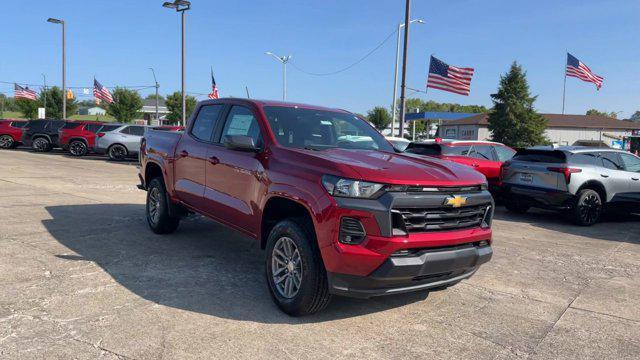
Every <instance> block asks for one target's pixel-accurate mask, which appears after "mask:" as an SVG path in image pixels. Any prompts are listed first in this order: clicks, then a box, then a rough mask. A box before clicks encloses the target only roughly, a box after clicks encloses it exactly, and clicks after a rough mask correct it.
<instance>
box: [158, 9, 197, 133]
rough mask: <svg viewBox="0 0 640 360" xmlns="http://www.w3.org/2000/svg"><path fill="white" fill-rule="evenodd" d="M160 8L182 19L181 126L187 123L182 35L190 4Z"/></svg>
mask: <svg viewBox="0 0 640 360" xmlns="http://www.w3.org/2000/svg"><path fill="white" fill-rule="evenodd" d="M162 6H164V7H166V8H168V9H175V10H176V11H177V12H179V13H181V15H182V16H181V17H182V126H185V124H186V123H187V92H186V90H185V82H184V73H185V67H184V33H185V11H187V10H189V9H191V2H189V1H184V0H175V1H174V2H165V3H164V4H162Z"/></svg>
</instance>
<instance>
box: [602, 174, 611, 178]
mask: <svg viewBox="0 0 640 360" xmlns="http://www.w3.org/2000/svg"><path fill="white" fill-rule="evenodd" d="M600 176H602V177H603V178H608V177H609V175H607V174H600Z"/></svg>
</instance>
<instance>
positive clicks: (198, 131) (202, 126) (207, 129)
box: [191, 105, 224, 141]
mask: <svg viewBox="0 0 640 360" xmlns="http://www.w3.org/2000/svg"><path fill="white" fill-rule="evenodd" d="M223 106H224V105H207V106H203V107H201V108H200V111H199V112H198V116H197V117H196V119H195V120H194V122H193V127H192V128H191V135H192V136H193V137H195V138H196V139H198V140H203V141H211V137H213V130H214V129H215V128H216V124H217V123H218V117H220V111H222V108H223Z"/></svg>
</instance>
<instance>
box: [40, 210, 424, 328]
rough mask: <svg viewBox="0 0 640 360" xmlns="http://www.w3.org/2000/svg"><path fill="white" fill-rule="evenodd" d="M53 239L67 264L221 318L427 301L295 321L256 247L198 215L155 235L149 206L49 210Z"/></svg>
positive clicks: (282, 318)
mask: <svg viewBox="0 0 640 360" xmlns="http://www.w3.org/2000/svg"><path fill="white" fill-rule="evenodd" d="M46 210H47V211H48V212H49V214H50V215H51V219H47V220H43V224H44V226H45V227H46V228H47V230H48V231H49V233H51V235H52V236H53V237H54V238H55V239H56V240H57V241H58V242H60V243H61V244H62V245H64V246H65V247H67V248H69V249H70V250H71V251H73V252H75V254H59V255H56V256H57V257H58V258H59V259H61V260H64V261H91V262H94V263H95V264H97V265H98V266H100V267H101V268H102V269H104V271H106V272H107V273H108V274H109V275H110V276H111V277H112V278H113V279H114V280H115V281H117V282H118V283H119V284H121V285H122V286H124V287H125V288H127V289H128V290H130V291H131V292H133V293H134V294H136V295H137V296H140V297H142V298H144V299H146V300H149V301H152V302H155V303H157V304H161V305H165V306H171V307H174V308H179V309H184V310H188V311H194V312H198V313H203V314H208V315H212V316H216V317H221V318H229V319H234V320H245V321H256V322H261V323H287V324H303V323H314V322H324V321H331V320H336V319H342V318H350V317H356V316H361V315H366V314H370V313H375V312H380V311H385V310H389V309H392V308H395V307H401V306H405V305H407V304H411V303H414V302H418V301H423V300H425V299H426V298H427V296H428V293H426V292H418V293H411V294H404V295H395V296H389V297H384V298H374V299H370V300H359V299H349V298H341V297H334V299H333V300H332V302H331V304H330V305H329V307H328V308H327V309H326V310H325V311H323V312H321V313H320V314H316V315H312V316H308V317H303V318H292V317H289V316H287V315H285V314H284V313H282V312H280V311H279V309H278V308H277V307H276V306H275V305H274V304H273V302H272V301H271V297H270V294H269V290H268V288H267V285H266V282H265V279H264V266H263V261H264V252H263V251H262V250H261V249H260V246H259V244H258V243H257V242H256V241H255V240H253V239H250V238H247V237H245V236H243V235H241V234H239V233H237V232H234V231H232V230H230V229H227V228H225V227H224V226H222V225H219V224H217V223H215V222H212V221H209V220H206V219H204V218H202V217H199V216H193V217H190V218H188V219H185V220H184V221H183V222H182V223H181V225H180V228H179V229H178V231H177V232H176V233H174V234H171V235H156V234H153V233H152V232H151V231H150V230H149V229H148V228H147V225H146V223H145V220H144V205H138V204H98V205H66V206H48V207H46Z"/></svg>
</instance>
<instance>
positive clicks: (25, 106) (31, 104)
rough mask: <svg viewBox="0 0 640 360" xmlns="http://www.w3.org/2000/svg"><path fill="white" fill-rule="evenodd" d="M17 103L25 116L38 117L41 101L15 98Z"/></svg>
mask: <svg viewBox="0 0 640 360" xmlns="http://www.w3.org/2000/svg"><path fill="white" fill-rule="evenodd" d="M15 105H16V107H17V108H18V111H20V112H21V113H22V115H24V117H25V118H27V119H36V118H37V117H38V107H40V102H39V101H37V100H29V99H23V98H20V99H15Z"/></svg>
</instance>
